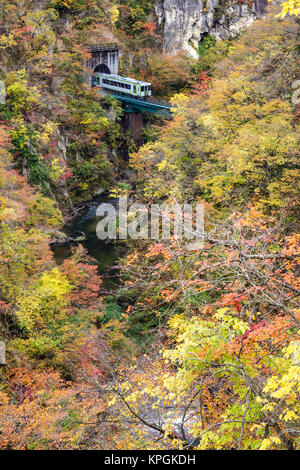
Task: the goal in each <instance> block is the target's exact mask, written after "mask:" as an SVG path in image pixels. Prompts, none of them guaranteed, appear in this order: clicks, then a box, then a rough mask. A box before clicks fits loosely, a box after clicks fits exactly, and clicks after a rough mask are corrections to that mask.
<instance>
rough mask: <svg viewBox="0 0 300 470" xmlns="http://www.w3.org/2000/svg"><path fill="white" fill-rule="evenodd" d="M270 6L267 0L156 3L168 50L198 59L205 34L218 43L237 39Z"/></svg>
mask: <svg viewBox="0 0 300 470" xmlns="http://www.w3.org/2000/svg"><path fill="white" fill-rule="evenodd" d="M266 4H267V0H255V2H252V3H250V2H249V3H248V2H247V0H246V1H245V2H243V3H242V2H238V1H236V0H235V1H234V0H155V11H156V15H157V17H158V21H159V24H161V25H164V50H165V51H166V52H168V53H175V52H177V51H179V50H181V49H183V50H186V51H187V52H188V53H189V54H190V55H192V56H193V57H195V58H197V57H198V55H197V51H196V49H197V47H198V44H199V41H201V39H202V38H203V36H204V34H205V33H209V34H210V35H211V36H213V37H214V38H215V39H217V40H218V39H228V38H229V37H233V36H235V35H236V34H237V33H239V32H240V31H241V30H242V29H243V28H246V27H248V26H250V24H251V23H252V22H253V20H254V19H255V17H256V16H257V15H261V14H263V13H264V11H265V8H266Z"/></svg>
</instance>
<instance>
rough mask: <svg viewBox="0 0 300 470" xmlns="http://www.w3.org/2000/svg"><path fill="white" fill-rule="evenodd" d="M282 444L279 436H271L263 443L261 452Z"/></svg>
mask: <svg viewBox="0 0 300 470" xmlns="http://www.w3.org/2000/svg"><path fill="white" fill-rule="evenodd" d="M280 444H281V440H280V439H279V437H277V436H271V437H268V438H267V439H264V440H263V441H262V443H261V446H260V448H259V450H267V449H269V448H270V447H273V446H278V445H280Z"/></svg>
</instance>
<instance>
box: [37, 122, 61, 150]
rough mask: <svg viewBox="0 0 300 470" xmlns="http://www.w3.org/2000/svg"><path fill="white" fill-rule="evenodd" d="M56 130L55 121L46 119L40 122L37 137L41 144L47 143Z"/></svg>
mask: <svg viewBox="0 0 300 470" xmlns="http://www.w3.org/2000/svg"><path fill="white" fill-rule="evenodd" d="M56 130H57V123H56V122H53V121H47V122H46V123H45V124H42V126H41V130H40V132H39V135H38V139H39V140H40V142H41V143H42V144H44V145H46V144H48V143H49V141H50V139H51V137H52V136H53V135H54V134H55V132H56Z"/></svg>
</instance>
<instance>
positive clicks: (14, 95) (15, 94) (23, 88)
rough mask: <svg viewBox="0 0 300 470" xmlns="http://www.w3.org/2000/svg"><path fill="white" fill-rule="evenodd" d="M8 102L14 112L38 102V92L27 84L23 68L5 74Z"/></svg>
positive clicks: (26, 108) (28, 107)
mask: <svg viewBox="0 0 300 470" xmlns="http://www.w3.org/2000/svg"><path fill="white" fill-rule="evenodd" d="M6 91H7V97H8V102H9V103H10V105H11V106H12V108H13V110H14V111H15V112H16V113H20V112H21V111H22V110H25V111H28V110H29V109H31V108H32V107H33V106H34V105H37V104H38V103H39V99H40V92H39V90H38V89H37V87H35V86H29V84H28V76H27V72H26V70H25V69H21V70H18V71H15V72H11V73H10V74H9V75H8V76H7V87H6Z"/></svg>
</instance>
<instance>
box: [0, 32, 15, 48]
mask: <svg viewBox="0 0 300 470" xmlns="http://www.w3.org/2000/svg"><path fill="white" fill-rule="evenodd" d="M16 45H17V42H16V40H15V37H14V35H13V34H11V33H10V34H7V35H5V34H1V36H0V49H7V48H8V47H13V46H16Z"/></svg>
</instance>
